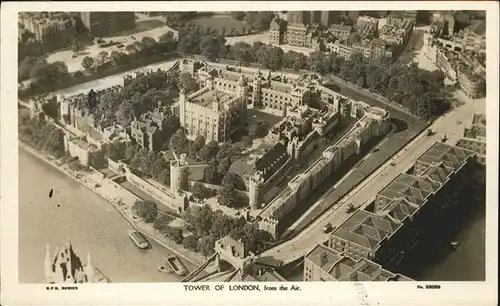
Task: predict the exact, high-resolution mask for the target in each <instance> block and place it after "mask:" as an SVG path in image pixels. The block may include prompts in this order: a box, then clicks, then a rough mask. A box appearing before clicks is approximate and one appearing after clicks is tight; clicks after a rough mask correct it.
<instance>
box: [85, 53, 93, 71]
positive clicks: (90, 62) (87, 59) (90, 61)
mask: <svg viewBox="0 0 500 306" xmlns="http://www.w3.org/2000/svg"><path fill="white" fill-rule="evenodd" d="M82 67H83V68H84V69H85V70H91V69H92V68H93V67H94V59H93V58H92V57H90V56H85V57H84V58H83V60H82Z"/></svg>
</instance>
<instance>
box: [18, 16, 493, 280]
mask: <svg viewBox="0 0 500 306" xmlns="http://www.w3.org/2000/svg"><path fill="white" fill-rule="evenodd" d="M17 50H18V74H17V78H18V139H19V143H18V146H19V191H18V193H19V250H18V256H19V261H18V267H17V269H18V272H19V282H20V283H38V284H41V283H44V284H49V283H73V284H74V283H141V282H143V283H151V282H153V283H162V282H287V281H291V282H312V281H315V282H317V281H346V282H364V281H366V282H371V281H374V282H375V281H379V282H380V281H382V282H384V281H406V282H414V281H419V282H422V281H435V282H437V281H485V280H486V279H485V278H486V277H485V275H486V267H485V262H486V251H485V249H486V246H485V229H486V221H485V217H486V194H485V190H486V175H485V172H486V170H485V164H486V11H484V10H483V11H480V10H476V11H464V10H462V11H429V10H418V11H410V10H406V11H382V10H379V11H183V12H181V11H179V12H173V11H169V12H162V11H155V12H153V11H151V12H149V11H147V12H132V11H106V12H100V11H85V12H64V11H57V12H28V11H26V12H21V13H19V15H18V49H17Z"/></svg>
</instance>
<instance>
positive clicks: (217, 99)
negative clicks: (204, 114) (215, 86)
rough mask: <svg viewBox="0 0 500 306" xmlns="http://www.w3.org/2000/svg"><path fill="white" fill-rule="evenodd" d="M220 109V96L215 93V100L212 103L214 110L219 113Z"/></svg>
mask: <svg viewBox="0 0 500 306" xmlns="http://www.w3.org/2000/svg"><path fill="white" fill-rule="evenodd" d="M219 109H220V99H219V95H218V94H217V93H215V95H214V100H213V102H212V110H213V111H215V112H218V111H219Z"/></svg>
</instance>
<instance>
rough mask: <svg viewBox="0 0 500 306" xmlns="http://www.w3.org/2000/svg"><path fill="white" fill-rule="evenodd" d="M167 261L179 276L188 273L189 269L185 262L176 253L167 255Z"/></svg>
mask: <svg viewBox="0 0 500 306" xmlns="http://www.w3.org/2000/svg"><path fill="white" fill-rule="evenodd" d="M165 262H166V264H167V265H168V266H169V267H170V268H172V271H174V273H175V274H177V275H179V276H184V275H186V273H187V270H186V268H185V267H184V264H182V262H181V261H180V260H179V258H177V257H176V256H175V255H172V256H168V257H166V258H165Z"/></svg>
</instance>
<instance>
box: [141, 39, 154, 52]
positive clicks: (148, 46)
mask: <svg viewBox="0 0 500 306" xmlns="http://www.w3.org/2000/svg"><path fill="white" fill-rule="evenodd" d="M141 44H142V45H143V46H144V50H147V51H154V49H155V48H156V46H157V42H156V40H155V39H154V38H151V37H148V36H145V37H143V38H142V40H141Z"/></svg>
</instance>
